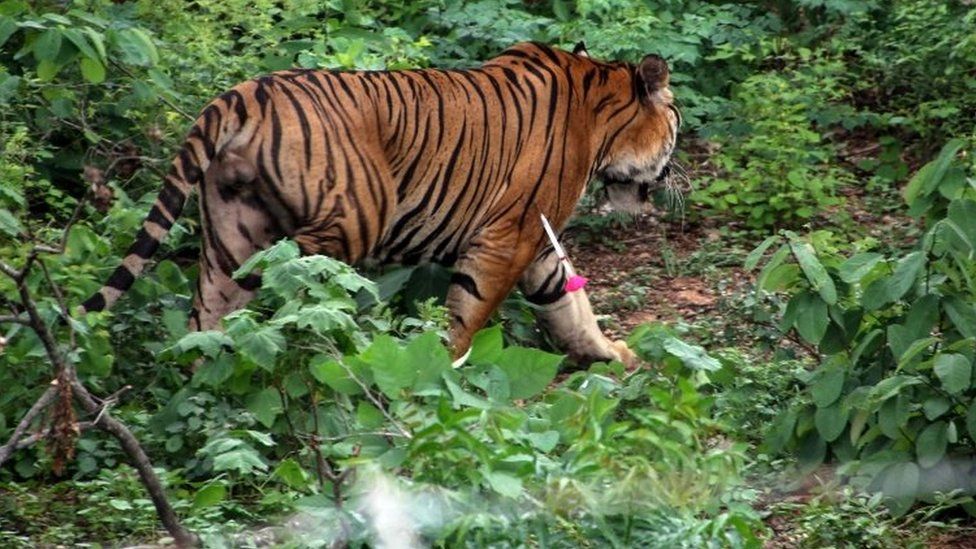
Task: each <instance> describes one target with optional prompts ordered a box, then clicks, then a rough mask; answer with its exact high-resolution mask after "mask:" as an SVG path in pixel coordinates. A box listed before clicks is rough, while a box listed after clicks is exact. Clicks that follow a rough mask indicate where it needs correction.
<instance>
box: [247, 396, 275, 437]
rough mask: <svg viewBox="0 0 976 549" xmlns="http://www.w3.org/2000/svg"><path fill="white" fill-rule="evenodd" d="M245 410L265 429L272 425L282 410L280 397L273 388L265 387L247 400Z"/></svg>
mask: <svg viewBox="0 0 976 549" xmlns="http://www.w3.org/2000/svg"><path fill="white" fill-rule="evenodd" d="M247 409H248V410H249V411H250V412H251V413H253V414H254V417H256V418H257V420H258V421H260V422H261V424H262V425H264V426H265V427H267V428H271V426H272V425H274V422H275V418H277V417H278V416H279V415H280V414H281V412H282V410H283V408H282V404H281V395H279V394H278V390H277V389H275V388H274V387H267V388H265V389H263V390H261V391H260V392H258V393H255V394H253V395H251V396H250V397H249V398H248V399H247Z"/></svg>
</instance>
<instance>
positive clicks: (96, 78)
mask: <svg viewBox="0 0 976 549" xmlns="http://www.w3.org/2000/svg"><path fill="white" fill-rule="evenodd" d="M80 64H81V76H82V77H84V79H85V80H87V81H89V82H91V83H92V84H100V83H102V82H104V81H105V65H102V62H101V61H99V60H97V59H92V58H91V57H82V58H81V63H80Z"/></svg>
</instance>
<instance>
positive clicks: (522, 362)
mask: <svg viewBox="0 0 976 549" xmlns="http://www.w3.org/2000/svg"><path fill="white" fill-rule="evenodd" d="M562 361H563V357H562V356H561V355H554V354H552V353H547V352H545V351H540V350H538V349H528V348H524V347H508V348H507V349H505V350H503V351H502V353H501V356H500V357H499V359H498V367H499V368H500V369H501V370H502V371H503V372H505V375H507V376H508V380H509V383H510V387H511V393H510V396H511V398H513V399H524V398H529V397H532V396H534V395H536V394H538V393H540V392H542V391H543V390H544V389H545V388H546V387H547V386H548V385H549V383H551V382H552V380H553V379H554V378H555V377H556V372H557V371H558V368H559V364H560V363H561V362H562Z"/></svg>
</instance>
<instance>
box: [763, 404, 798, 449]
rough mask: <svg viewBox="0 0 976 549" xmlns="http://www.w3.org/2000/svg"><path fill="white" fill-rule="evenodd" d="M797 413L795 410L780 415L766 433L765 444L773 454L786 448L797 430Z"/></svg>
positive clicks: (791, 409)
mask: <svg viewBox="0 0 976 549" xmlns="http://www.w3.org/2000/svg"><path fill="white" fill-rule="evenodd" d="M796 419H797V412H796V409H795V408H792V407H791V408H790V409H788V410H787V411H786V412H785V413H782V414H778V415H777V416H776V418H775V419H774V420H773V422H772V424H770V426H769V430H768V431H767V432H766V440H765V444H766V446H767V447H768V448H769V450H770V451H771V452H774V453H778V452H781V451H783V450H784V449H785V448H786V445H787V444H788V443H789V442H790V440H792V439H793V434H794V432H795V430H796Z"/></svg>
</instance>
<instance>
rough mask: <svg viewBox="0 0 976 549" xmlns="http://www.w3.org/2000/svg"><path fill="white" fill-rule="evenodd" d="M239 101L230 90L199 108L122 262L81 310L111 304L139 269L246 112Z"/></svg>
mask: <svg viewBox="0 0 976 549" xmlns="http://www.w3.org/2000/svg"><path fill="white" fill-rule="evenodd" d="M243 103H244V98H243V97H242V96H241V95H240V93H238V92H236V91H231V92H228V93H227V94H224V95H223V96H221V97H220V98H218V99H217V100H215V101H214V102H213V103H211V104H210V105H208V106H207V107H206V108H205V109H204V110H203V112H202V113H201V114H200V116H199V117H198V118H197V120H196V122H195V123H194V124H193V128H192V129H191V130H190V133H189V134H188V135H187V138H186V140H185V141H184V142H183V146H182V148H181V149H180V152H179V154H178V155H177V156H176V158H174V159H173V163H172V166H171V167H170V170H169V174H167V175H166V178H165V179H164V182H163V188H162V189H161V190H160V191H159V195H158V196H157V197H156V202H155V203H154V204H153V207H152V208H151V209H150V210H149V214H148V215H147V216H146V219H145V220H144V221H143V222H142V228H141V229H140V230H139V233H138V234H136V239H135V241H134V242H133V243H132V245H131V246H129V249H128V250H127V251H126V253H125V258H124V259H123V260H122V264H121V265H119V266H118V267H116V268H115V270H114V271H113V272H112V275H111V276H109V277H108V280H106V281H105V284H104V285H103V286H102V287H101V288H100V289H99V290H98V291H97V292H95V293H94V294H93V295H92V296H91V297H89V298H88V299H87V300H86V301H85V302H84V303H82V305H81V307H82V311H81V312H82V314H84V313H89V312H94V311H102V310H105V309H108V308H111V307H112V305H114V304H115V302H116V301H118V299H119V297H121V296H122V294H124V293H125V292H126V290H128V289H129V288H130V287H131V286H132V284H133V283H134V282H135V279H136V277H138V276H139V275H141V274H142V271H143V270H144V269H145V267H146V264H148V263H149V260H150V259H151V258H152V256H153V254H155V253H156V251H157V250H158V249H159V245H160V243H161V242H162V241H163V239H164V238H166V235H167V234H169V231H170V229H171V228H172V227H173V223H174V222H175V221H176V219H177V218H179V216H180V213H181V212H182V211H183V207H184V206H185V205H186V201H187V198H189V195H190V192H192V191H193V188H194V187H195V186H197V185H198V184H199V183H200V182H201V181H202V180H203V176H204V174H205V173H206V172H207V168H209V167H210V164H211V162H212V161H213V159H214V158H215V157H216V156H217V153H218V151H219V150H220V149H221V148H222V147H223V146H224V145H225V144H226V143H227V141H229V139H230V138H231V137H232V136H233V135H234V134H235V133H236V131H237V130H239V129H240V127H241V126H242V125H243V123H244V116H245V113H246V110H245V109H244V107H243ZM234 107H236V108H234ZM228 117H229V118H230V119H228Z"/></svg>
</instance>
